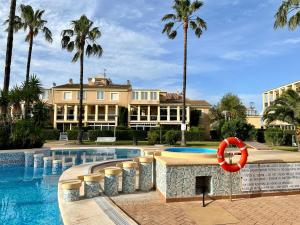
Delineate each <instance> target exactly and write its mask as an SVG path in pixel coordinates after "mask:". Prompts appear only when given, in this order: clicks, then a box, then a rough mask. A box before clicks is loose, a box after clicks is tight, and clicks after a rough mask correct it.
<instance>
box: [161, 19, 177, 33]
mask: <svg viewBox="0 0 300 225" xmlns="http://www.w3.org/2000/svg"><path fill="white" fill-rule="evenodd" d="M174 24H175V23H174V22H169V23H167V24H165V26H164V29H163V30H162V33H165V32H166V33H167V34H168V33H170V32H171V30H172V29H173V27H174Z"/></svg>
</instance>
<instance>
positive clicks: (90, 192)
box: [83, 174, 103, 198]
mask: <svg viewBox="0 0 300 225" xmlns="http://www.w3.org/2000/svg"><path fill="white" fill-rule="evenodd" d="M102 179H103V176H102V175H100V174H89V175H85V176H83V180H84V196H85V197H86V198H93V197H97V196H99V192H100V181H101V180H102Z"/></svg>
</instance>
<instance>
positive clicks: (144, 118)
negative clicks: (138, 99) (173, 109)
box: [140, 115, 148, 121]
mask: <svg viewBox="0 0 300 225" xmlns="http://www.w3.org/2000/svg"><path fill="white" fill-rule="evenodd" d="M140 117H141V120H144V121H145V120H148V116H143V115H141V116H140Z"/></svg>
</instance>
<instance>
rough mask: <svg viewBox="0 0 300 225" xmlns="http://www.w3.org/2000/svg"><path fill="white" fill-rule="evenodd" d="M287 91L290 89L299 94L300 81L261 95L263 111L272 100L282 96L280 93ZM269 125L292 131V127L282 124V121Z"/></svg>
mask: <svg viewBox="0 0 300 225" xmlns="http://www.w3.org/2000/svg"><path fill="white" fill-rule="evenodd" d="M288 89H292V90H295V91H297V92H298V93H300V81H296V82H293V83H290V84H286V85H283V86H280V87H277V88H274V89H271V90H268V91H265V92H264V93H263V94H262V99H263V111H265V109H266V108H267V107H269V106H270V105H271V103H272V102H273V101H274V100H276V99H277V98H278V97H279V96H280V95H282V93H283V92H284V91H286V90H288ZM271 125H274V126H278V127H281V128H283V129H294V126H292V125H290V124H288V123H285V122H282V121H275V122H273V123H272V124H271Z"/></svg>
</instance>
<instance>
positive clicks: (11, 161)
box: [0, 152, 25, 167]
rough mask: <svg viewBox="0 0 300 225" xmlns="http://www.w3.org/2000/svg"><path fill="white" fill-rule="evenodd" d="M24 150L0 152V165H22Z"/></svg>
mask: <svg viewBox="0 0 300 225" xmlns="http://www.w3.org/2000/svg"><path fill="white" fill-rule="evenodd" d="M24 161H25V155H24V152H12V153H1V154H0V167H8V166H16V167H17V166H24Z"/></svg>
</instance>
